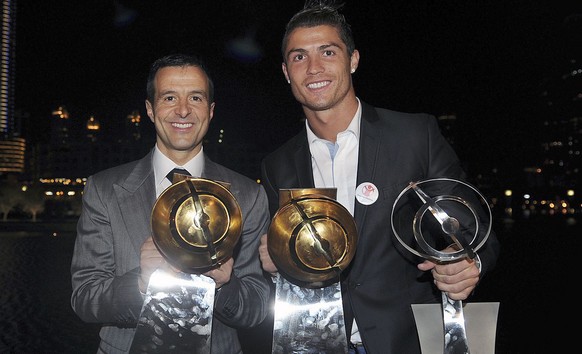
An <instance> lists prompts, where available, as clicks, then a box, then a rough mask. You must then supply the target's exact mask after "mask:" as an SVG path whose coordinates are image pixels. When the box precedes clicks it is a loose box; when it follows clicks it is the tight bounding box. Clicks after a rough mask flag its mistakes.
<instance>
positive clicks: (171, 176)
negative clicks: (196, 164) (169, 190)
mask: <svg viewBox="0 0 582 354" xmlns="http://www.w3.org/2000/svg"><path fill="white" fill-rule="evenodd" d="M175 173H178V174H181V175H186V176H191V175H190V172H188V171H187V170H185V169H183V168H178V167H176V168H174V169H173V170H172V171H170V173H168V174H167V175H166V178H167V179H169V180H170V182H171V183H174V174H175Z"/></svg>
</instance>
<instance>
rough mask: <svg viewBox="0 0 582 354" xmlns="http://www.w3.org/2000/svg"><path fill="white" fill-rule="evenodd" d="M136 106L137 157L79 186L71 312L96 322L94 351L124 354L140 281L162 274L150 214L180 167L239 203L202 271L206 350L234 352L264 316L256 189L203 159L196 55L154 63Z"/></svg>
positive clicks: (206, 107) (202, 72)
mask: <svg viewBox="0 0 582 354" xmlns="http://www.w3.org/2000/svg"><path fill="white" fill-rule="evenodd" d="M145 103H146V109H147V114H148V116H149V117H150V119H151V121H152V122H153V123H154V125H155V129H156V144H155V147H154V148H153V149H152V150H151V152H150V153H149V154H147V155H146V156H145V157H144V158H142V159H141V160H138V161H134V162H131V163H128V164H125V165H122V166H118V167H114V168H111V169H108V170H105V171H102V172H99V173H97V174H95V175H93V176H91V177H89V178H88V180H87V184H86V186H85V190H84V194H83V209H82V212H81V217H80V219H79V222H78V226H77V240H76V243H75V250H74V254H73V259H72V265H71V273H72V285H73V294H72V298H71V304H72V307H73V309H74V311H75V312H76V313H77V314H78V315H79V317H80V318H81V319H83V320H84V321H86V322H97V323H102V324H103V326H102V328H101V331H100V337H101V342H100V344H99V348H98V350H97V352H98V353H127V352H128V351H129V350H130V346H131V344H132V340H133V337H134V334H135V331H136V325H137V320H138V318H139V315H140V311H141V308H142V305H143V302H144V297H143V293H145V292H146V290H147V287H148V282H149V279H150V275H151V274H152V273H153V272H154V271H155V270H156V269H158V268H161V267H163V268H165V269H168V266H167V262H166V260H165V259H164V258H163V257H162V255H161V254H160V252H159V251H158V249H157V248H156V246H155V244H154V243H153V241H152V237H151V228H150V225H151V223H150V222H151V220H150V218H151V214H152V209H153V206H154V203H155V201H156V198H157V197H158V196H159V195H160V194H161V192H162V191H164V190H165V189H166V188H167V187H169V186H170V185H171V182H170V181H169V180H168V179H167V178H166V175H167V174H168V172H170V171H171V170H172V169H174V168H176V167H180V168H185V169H186V170H187V171H188V172H189V173H190V174H191V175H192V176H196V177H203V178H206V179H211V180H215V181H221V182H228V183H230V188H229V190H230V191H231V192H232V194H233V195H234V197H235V198H236V200H237V202H238V204H239V205H240V209H241V212H242V232H241V235H240V239H239V245H237V247H236V248H235V251H234V254H233V257H231V258H230V259H228V260H227V261H225V262H224V263H222V264H221V265H220V266H219V267H216V268H213V269H212V270H210V271H208V272H206V273H204V275H206V276H208V277H211V278H212V279H213V280H214V282H215V284H216V285H215V286H216V293H215V299H214V300H215V301H214V309H213V314H214V318H213V320H212V325H213V328H212V335H211V340H212V345H211V349H212V353H220V354H224V353H229V354H230V353H241V352H242V351H241V345H240V343H239V340H238V336H237V328H246V327H252V326H255V325H257V324H259V323H261V321H263V319H264V318H265V316H266V315H267V313H268V299H269V284H268V282H267V279H265V277H264V275H263V271H262V269H261V265H260V262H259V257H258V256H257V248H258V247H259V242H260V235H262V234H264V233H265V232H266V230H267V227H268V223H269V212H268V206H267V197H266V194H265V191H264V189H263V187H262V186H261V185H259V184H257V183H256V182H254V181H252V180H251V179H249V178H247V177H245V176H243V175H241V174H238V173H236V172H234V171H232V170H230V169H227V168H226V167H223V166H221V165H219V164H216V163H214V162H212V161H211V160H210V159H209V158H208V157H207V156H205V154H204V153H203V147H202V141H203V138H204V135H205V134H206V132H207V131H208V126H209V124H210V121H211V120H212V118H213V115H214V106H215V103H214V87H213V83H212V79H211V78H210V77H209V75H208V72H207V70H206V69H205V67H204V65H203V63H202V62H201V61H200V60H199V59H198V58H196V57H193V56H187V55H179V54H177V55H170V56H167V57H164V58H161V59H159V60H157V61H156V62H154V63H153V65H152V67H151V69H150V73H149V77H148V82H147V100H146V102H145Z"/></svg>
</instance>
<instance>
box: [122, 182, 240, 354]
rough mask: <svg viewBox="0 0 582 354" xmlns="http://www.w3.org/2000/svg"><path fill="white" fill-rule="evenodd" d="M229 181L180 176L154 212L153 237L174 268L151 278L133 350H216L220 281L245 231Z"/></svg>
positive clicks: (148, 351) (158, 200) (170, 351)
mask: <svg viewBox="0 0 582 354" xmlns="http://www.w3.org/2000/svg"><path fill="white" fill-rule="evenodd" d="M228 188H229V184H227V183H221V182H216V181H212V180H208V179H204V178H193V177H190V176H185V175H178V174H175V175H174V181H173V184H172V185H171V186H170V187H168V188H167V189H166V190H164V191H163V192H162V194H160V196H159V197H158V199H157V200H156V203H155V205H154V208H153V210H152V219H151V226H152V238H153V241H154V244H155V245H156V247H157V248H158V250H159V252H160V253H161V254H162V256H163V257H164V258H165V259H166V261H167V262H168V264H170V265H171V267H167V268H160V269H158V270H156V271H155V272H154V273H153V274H152V276H151V277H150V281H149V284H148V289H147V292H146V294H145V296H144V305H143V307H142V311H141V314H140V318H139V322H138V326H137V331H136V334H135V337H134V340H133V343H132V347H131V350H130V352H131V353H160V354H161V353H197V354H208V353H210V351H211V346H210V343H211V340H210V339H211V334H212V316H213V309H214V294H215V282H214V280H213V279H212V278H210V277H207V276H204V275H203V273H205V272H207V271H209V270H211V269H214V268H217V267H219V266H220V265H221V264H222V263H223V262H225V261H227V260H228V259H229V258H231V257H232V254H233V251H234V248H235V246H236V244H237V242H238V240H239V238H240V235H241V231H242V216H241V210H240V206H239V204H238V202H237V201H236V199H235V198H234V196H233V195H232V194H231V193H230V191H229V190H228Z"/></svg>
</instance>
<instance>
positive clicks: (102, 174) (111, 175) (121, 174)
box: [89, 153, 152, 186]
mask: <svg viewBox="0 0 582 354" xmlns="http://www.w3.org/2000/svg"><path fill="white" fill-rule="evenodd" d="M151 170H152V163H151V153H149V154H147V155H146V156H144V157H143V158H141V159H139V160H134V161H130V162H127V163H124V164H122V165H118V166H115V167H111V168H108V169H105V170H102V171H99V172H97V173H95V174H94V175H91V176H89V179H90V180H91V181H92V182H93V183H95V184H98V185H104V186H112V185H113V184H124V183H125V182H126V181H127V180H128V178H129V177H130V176H133V177H134V178H137V179H145V177H146V176H147V174H148V173H150V172H151Z"/></svg>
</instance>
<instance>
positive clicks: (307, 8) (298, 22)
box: [281, 0, 356, 62]
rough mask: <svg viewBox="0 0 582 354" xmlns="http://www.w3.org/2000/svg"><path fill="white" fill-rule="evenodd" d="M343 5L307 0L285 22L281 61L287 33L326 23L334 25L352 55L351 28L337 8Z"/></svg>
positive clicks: (326, 0) (285, 59)
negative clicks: (301, 7) (300, 8)
mask: <svg viewBox="0 0 582 354" xmlns="http://www.w3.org/2000/svg"><path fill="white" fill-rule="evenodd" d="M343 6H344V3H343V2H341V3H336V2H335V1H334V0H307V1H305V5H304V7H303V9H302V10H301V11H299V12H297V13H296V14H295V15H294V16H293V17H292V18H291V19H290V20H289V22H288V23H287V27H286V28H285V35H284V36H283V43H282V44H281V54H282V55H283V61H284V62H287V58H286V56H287V53H285V49H286V48H287V44H288V43H289V35H290V34H291V32H293V31H294V30H295V29H296V28H300V27H315V26H322V25H328V26H332V27H335V28H336V29H337V30H338V32H339V35H340V38H341V39H342V41H343V42H344V44H345V45H346V48H347V50H348V55H350V56H351V55H352V53H353V52H354V50H355V49H356V44H355V42H354V36H353V34H352V28H351V26H350V24H349V23H347V21H346V19H345V17H344V15H342V14H340V13H339V11H338V10H339V9H340V8H342V7H343Z"/></svg>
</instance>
